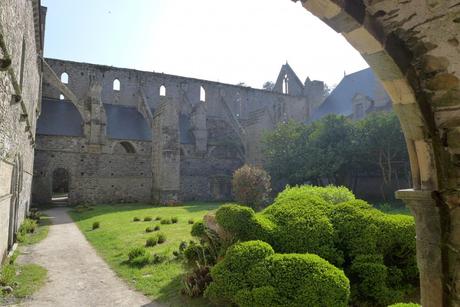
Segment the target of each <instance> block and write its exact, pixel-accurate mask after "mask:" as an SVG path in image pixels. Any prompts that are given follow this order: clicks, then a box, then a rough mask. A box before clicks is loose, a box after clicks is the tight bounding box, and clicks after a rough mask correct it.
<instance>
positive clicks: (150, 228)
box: [145, 226, 155, 232]
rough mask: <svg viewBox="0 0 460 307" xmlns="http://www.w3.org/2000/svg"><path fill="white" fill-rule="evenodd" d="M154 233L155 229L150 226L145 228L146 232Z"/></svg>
mask: <svg viewBox="0 0 460 307" xmlns="http://www.w3.org/2000/svg"><path fill="white" fill-rule="evenodd" d="M154 231H155V227H152V226H149V227H147V228H145V232H154Z"/></svg>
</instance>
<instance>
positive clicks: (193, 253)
mask: <svg viewBox="0 0 460 307" xmlns="http://www.w3.org/2000/svg"><path fill="white" fill-rule="evenodd" d="M183 253H184V257H185V259H187V262H188V263H189V264H190V265H196V264H199V265H204V266H208V265H214V264H215V263H216V262H217V256H216V255H215V253H213V252H212V251H211V248H210V247H209V246H206V245H202V244H197V243H196V242H194V241H190V244H189V245H188V246H187V247H186V248H185V249H184V251H183Z"/></svg>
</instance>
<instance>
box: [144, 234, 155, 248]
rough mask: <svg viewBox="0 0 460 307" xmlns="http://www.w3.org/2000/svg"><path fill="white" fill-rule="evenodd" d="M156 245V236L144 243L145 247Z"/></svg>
mask: <svg viewBox="0 0 460 307" xmlns="http://www.w3.org/2000/svg"><path fill="white" fill-rule="evenodd" d="M157 243H158V237H157V236H154V237H150V238H148V239H147V240H146V241H145V247H152V246H155V245H157Z"/></svg>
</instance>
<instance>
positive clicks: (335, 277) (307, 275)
mask: <svg viewBox="0 0 460 307" xmlns="http://www.w3.org/2000/svg"><path fill="white" fill-rule="evenodd" d="M211 276H212V279H213V282H212V283H211V284H210V285H209V287H208V288H207V289H206V291H205V296H206V297H208V298H210V299H211V300H212V301H214V302H216V303H224V302H231V303H235V304H238V305H239V306H248V307H249V306H305V305H306V304H308V306H347V302H348V296H349V281H348V279H347V278H346V276H345V275H344V273H343V272H342V271H341V270H340V269H337V268H336V267H334V266H333V265H331V264H330V263H328V262H327V261H326V260H324V259H321V258H320V257H319V256H317V255H312V254H275V253H274V251H273V249H272V247H271V246H270V245H269V244H267V243H265V242H262V241H248V242H244V243H238V244H235V245H234V246H232V247H231V248H229V249H228V251H227V254H226V256H225V258H224V260H223V261H221V262H219V263H218V264H217V265H216V266H215V267H214V268H212V269H211Z"/></svg>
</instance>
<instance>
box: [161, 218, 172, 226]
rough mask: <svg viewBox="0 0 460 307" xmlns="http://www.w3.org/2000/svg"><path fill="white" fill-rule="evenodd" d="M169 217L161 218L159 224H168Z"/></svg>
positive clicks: (169, 221)
mask: <svg viewBox="0 0 460 307" xmlns="http://www.w3.org/2000/svg"><path fill="white" fill-rule="evenodd" d="M171 223H172V222H171V219H162V220H161V221H160V224H163V225H168V224H171Z"/></svg>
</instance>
